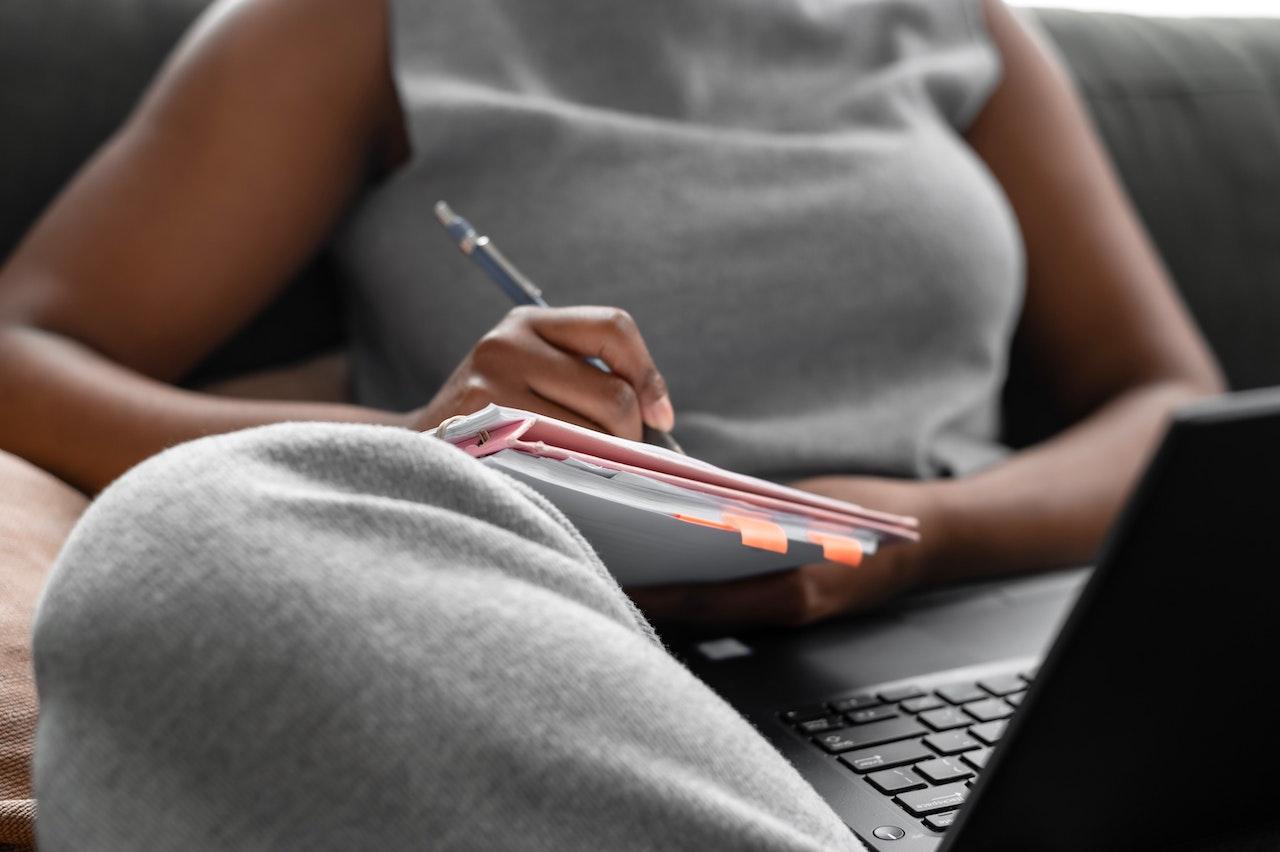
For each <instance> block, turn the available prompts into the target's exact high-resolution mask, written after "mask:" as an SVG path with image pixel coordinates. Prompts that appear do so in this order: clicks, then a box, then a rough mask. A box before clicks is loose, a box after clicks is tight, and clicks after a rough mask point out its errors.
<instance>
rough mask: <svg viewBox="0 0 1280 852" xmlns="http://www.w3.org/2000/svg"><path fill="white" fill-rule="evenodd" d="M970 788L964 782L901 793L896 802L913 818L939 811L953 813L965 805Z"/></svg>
mask: <svg viewBox="0 0 1280 852" xmlns="http://www.w3.org/2000/svg"><path fill="white" fill-rule="evenodd" d="M968 797H969V788H968V786H967V785H965V783H964V782H963V781H957V782H956V783H954V784H944V785H943V786H941V787H929V788H926V789H924V790H914V791H911V792H908V793H899V794H898V795H897V796H895V797H894V801H895V802H897V803H898V804H900V805H902V807H904V808H906V809H907V811H908V813H910V814H911V815H912V816H918V817H924V816H929V815H930V814H935V813H938V812H939V811H951V810H955V809H956V808H958V807H960V806H961V805H963V804H964V800H965V799H967V798H968Z"/></svg>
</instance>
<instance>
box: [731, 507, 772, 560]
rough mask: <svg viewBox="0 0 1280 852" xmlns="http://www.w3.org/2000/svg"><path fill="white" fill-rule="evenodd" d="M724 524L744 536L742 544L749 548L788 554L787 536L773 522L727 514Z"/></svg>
mask: <svg viewBox="0 0 1280 852" xmlns="http://www.w3.org/2000/svg"><path fill="white" fill-rule="evenodd" d="M724 522H725V523H726V524H730V525H731V526H732V527H733V528H734V529H736V530H737V531H738V533H739V534H740V535H741V536H742V543H743V544H745V545H746V546H747V547H757V548H759V549H760V550H772V551H773V552H774V553H786V552H787V534H786V533H785V532H784V531H783V529H782V527H780V526H778V525H777V524H775V523H774V522H773V521H766V520H763V519H761V518H749V517H747V516H746V515H733V514H730V513H729V512H725V513H724Z"/></svg>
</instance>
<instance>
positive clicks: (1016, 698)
mask: <svg viewBox="0 0 1280 852" xmlns="http://www.w3.org/2000/svg"><path fill="white" fill-rule="evenodd" d="M1026 695H1027V694H1026V693H1025V692H1015V693H1014V694H1013V695H1006V696H1005V697H1004V700H1005V701H1006V702H1008V703H1009V704H1012V705H1013V706H1014V707H1021V706H1022V699H1023V698H1025V697H1026Z"/></svg>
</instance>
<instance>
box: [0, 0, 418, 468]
mask: <svg viewBox="0 0 1280 852" xmlns="http://www.w3.org/2000/svg"><path fill="white" fill-rule="evenodd" d="M386 56H387V50H386V22H385V7H384V5H383V3H382V2H380V0H372V1H371V2H370V0H361V1H360V2H350V0H310V2H301V1H300V0H253V2H238V3H237V2H228V3H221V4H218V5H216V6H215V7H213V9H211V10H210V12H208V13H206V15H205V16H204V18H203V19H202V20H201V21H200V22H199V23H198V24H197V26H196V27H195V29H194V30H193V31H192V33H191V34H189V35H188V37H187V38H186V39H185V40H184V42H183V44H182V45H181V46H180V47H179V49H178V50H177V52H176V53H175V55H174V56H173V57H172V58H171V59H170V61H169V62H168V63H167V65H166V67H165V68H164V70H163V71H162V73H161V75H160V76H159V78H158V79H157V81H156V83H155V84H154V86H153V87H152V89H151V90H150V91H149V92H148V94H147V95H146V97H145V98H144V100H143V102H142V103H141V104H140V105H139V107H138V108H137V110H136V111H135V113H134V114H133V115H132V116H131V117H130V118H129V120H128V121H127V123H126V124H125V125H124V127H123V128H122V129H121V130H120V132H119V133H117V134H116V136H115V137H114V138H113V139H111V140H110V142H109V143H108V144H107V145H106V146H105V147H104V148H103V149H102V150H101V151H100V152H99V153H98V154H97V156H95V157H94V159H93V160H92V161H91V162H90V163H89V164H88V165H87V166H86V167H85V168H84V169H83V170H82V172H81V173H80V174H79V175H78V176H77V177H76V178H75V180H74V181H73V182H72V183H71V185H70V186H69V187H68V188H67V189H66V190H65V191H64V192H63V193H62V195H61V196H60V197H59V198H58V199H57V201H56V202H55V203H54V204H53V205H52V206H51V208H50V209H49V210H48V211H47V212H46V213H45V215H44V216H43V217H42V219H41V220H40V221H39V223H38V224H37V225H36V227H35V228H34V229H33V230H32V232H31V233H30V234H29V235H28V237H27V238H26V240H25V241H24V242H23V243H22V245H21V246H20V247H19V248H18V250H17V252H16V253H15V254H14V255H13V257H12V258H10V260H9V261H8V263H7V264H6V265H5V267H4V269H3V271H0V399H3V400H4V406H3V407H4V417H3V418H0V446H3V447H4V448H6V449H9V450H11V451H14V452H16V453H17V454H19V455H21V456H24V457H26V458H28V459H30V460H31V461H34V462H35V463H37V464H39V465H41V466H42V467H44V468H46V469H48V470H50V471H52V472H54V473H56V474H58V475H59V476H61V477H62V478H64V479H65V480H67V481H68V482H71V483H72V484H74V485H77V486H78V487H80V488H82V489H84V490H86V491H91V492H92V491H95V490H97V489H99V488H101V487H102V486H103V485H105V484H106V483H107V482H109V481H110V480H111V479H112V478H114V477H115V476H116V475H118V474H119V473H120V472H121V471H123V470H124V469H126V468H127V467H129V466H130V465H132V464H133V463H135V462H137V461H139V460H141V459H142V458H145V457H147V456H148V455H151V454H152V453H154V452H157V451H158V450H160V449H162V448H164V447H165V446H168V445H170V444H173V443H177V442H179V441H182V440H186V439H188V438H192V437H196V436H199V435H203V434H208V433H213V432H221V431H228V430H231V429H235V428H240V427H243V426H250V425H255V424H260V423H270V422H276V421H280V420H290V419H330V420H351V421H375V422H395V420H396V416H395V415H389V414H387V413H384V412H375V411H369V410H365V409H359V408H356V407H354V406H345V405H334V404H325V405H312V404H307V403H275V402H266V401H257V402H245V401H241V400H227V399H216V398H214V397H210V396H205V395H202V394H196V393H191V392H187V391H182V390H179V389H176V388H173V387H171V386H169V384H168V383H169V382H172V381H174V380H176V379H177V378H179V377H181V376H182V375H183V374H184V373H186V372H187V371H188V370H189V369H190V368H191V367H192V366H193V365H194V364H196V363H197V362H198V361H199V360H200V359H201V358H202V357H204V356H205V355H207V354H208V353H209V352H210V351H212V349H213V348H214V347H215V346H217V345H218V344H219V343H220V342H222V341H223V340H224V339H225V338H227V337H228V336H229V335H230V334H231V333H232V332H233V331H234V330H235V329H236V328H238V327H239V326H240V325H241V324H243V323H244V322H245V321H246V320H247V319H248V318H250V317H251V316H252V315H253V314H254V313H256V312H257V311H258V310H260V309H261V308H262V307H263V306H264V305H265V304H266V303H267V302H268V301H269V300H270V299H271V298H272V297H273V295H274V294H275V293H276V292H277V291H278V289H279V287H280V285H281V284H282V283H283V282H286V281H288V280H289V278H290V277H291V275H292V274H293V273H294V272H295V271H296V270H297V269H298V268H299V267H300V266H301V264H303V263H304V262H305V260H306V259H307V258H308V257H309V255H310V254H311V253H312V252H314V250H315V249H316V247H317V246H318V245H319V244H320V242H321V241H322V240H323V239H324V237H325V235H326V234H327V233H328V232H329V230H330V229H331V228H332V227H333V225H334V223H335V221H336V219H337V217H338V216H339V215H340V212H341V210H342V209H343V207H344V206H345V205H346V204H347V203H348V202H349V201H350V200H351V199H352V198H353V197H354V195H355V194H356V193H357V192H358V191H359V189H360V187H361V186H362V184H364V183H365V181H366V180H367V179H368V177H369V175H370V173H371V172H372V171H373V170H375V169H377V168H379V167H385V166H387V165H389V164H390V162H389V161H390V158H391V157H392V156H393V154H392V152H391V149H390V146H389V144H388V142H387V140H389V139H394V138H396V137H395V135H394V134H393V132H392V130H393V129H394V128H395V127H396V126H397V124H398V117H397V114H396V110H397V104H396V100H395V95H394V89H393V87H392V84H391V80H390V75H389V71H388V68H387V60H386Z"/></svg>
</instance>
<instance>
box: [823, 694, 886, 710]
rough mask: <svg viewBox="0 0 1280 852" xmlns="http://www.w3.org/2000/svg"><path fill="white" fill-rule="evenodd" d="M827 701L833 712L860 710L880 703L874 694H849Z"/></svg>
mask: <svg viewBox="0 0 1280 852" xmlns="http://www.w3.org/2000/svg"><path fill="white" fill-rule="evenodd" d="M828 703H829V704H830V705H831V709H832V710H834V711H835V712H837V713H848V712H849V711H851V710H861V709H862V708H863V707H874V706H876V705H877V704H879V703H880V699H879V698H876V697H875V696H874V695H850V696H847V697H845V698H837V699H836V700H834V701H830V702H828Z"/></svg>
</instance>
